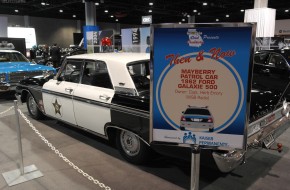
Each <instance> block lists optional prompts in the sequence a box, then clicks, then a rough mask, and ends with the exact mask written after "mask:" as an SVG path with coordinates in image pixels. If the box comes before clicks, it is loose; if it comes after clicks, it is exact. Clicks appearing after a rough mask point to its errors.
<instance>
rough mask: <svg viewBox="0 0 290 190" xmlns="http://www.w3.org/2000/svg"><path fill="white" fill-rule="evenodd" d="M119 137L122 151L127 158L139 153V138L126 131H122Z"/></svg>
mask: <svg viewBox="0 0 290 190" xmlns="http://www.w3.org/2000/svg"><path fill="white" fill-rule="evenodd" d="M120 137H121V145H122V147H123V150H124V151H125V152H126V153H127V154H128V155H129V156H136V155H137V154H138V153H139V151H140V140H139V138H138V137H137V136H136V135H135V134H134V133H131V132H128V131H122V132H121V134H120Z"/></svg>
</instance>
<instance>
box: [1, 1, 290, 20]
mask: <svg viewBox="0 0 290 190" xmlns="http://www.w3.org/2000/svg"><path fill="white" fill-rule="evenodd" d="M92 2H94V3H95V4H96V5H95V6H96V17H97V18H96V20H97V22H118V23H123V24H141V16H145V15H152V18H153V23H172V22H183V23H186V22H187V20H188V16H195V21H196V22H199V23H209V22H243V20H244V10H245V9H252V8H253V7H254V0H92ZM268 7H269V8H274V9H276V19H277V20H280V19H290V0H268ZM0 14H9V15H28V16H35V17H48V18H59V19H76V20H85V4H84V3H83V0H69V1H68V0H0Z"/></svg>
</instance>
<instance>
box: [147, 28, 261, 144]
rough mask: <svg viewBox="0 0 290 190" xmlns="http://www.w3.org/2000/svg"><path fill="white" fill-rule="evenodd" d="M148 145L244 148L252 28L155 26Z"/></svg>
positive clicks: (250, 69)
mask: <svg viewBox="0 0 290 190" xmlns="http://www.w3.org/2000/svg"><path fill="white" fill-rule="evenodd" d="M152 30H153V55H152V56H151V57H152V60H151V62H152V68H153V70H152V75H153V76H151V77H152V85H153V90H152V91H151V93H152V94H151V97H153V98H152V100H151V113H152V117H151V132H152V136H151V141H158V142H170V143H185V144H197V145H204V146H219V147H231V148H244V144H245V142H244V138H245V136H244V134H245V127H247V119H246V118H247V110H248V105H249V104H248V103H249V99H250V98H249V97H250V95H249V93H250V92H249V90H248V89H249V88H250V86H249V85H250V81H251V71H252V61H251V52H253V45H252V44H253V43H252V39H253V38H252V34H253V30H255V25H252V24H242V23H241V24H239V25H238V27H236V25H235V24H231V25H214V26H212V25H202V24H198V25H192V24H185V25H155V26H153V28H152Z"/></svg>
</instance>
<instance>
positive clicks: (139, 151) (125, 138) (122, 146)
mask: <svg viewBox="0 0 290 190" xmlns="http://www.w3.org/2000/svg"><path fill="white" fill-rule="evenodd" d="M116 138H117V139H116V143H117V147H118V149H119V152H120V154H121V155H122V156H123V157H124V158H125V159H126V160H127V161H128V162H131V163H134V164H143V163H146V162H147V161H148V160H149V159H150V157H151V155H152V150H151V148H150V147H149V146H148V145H147V144H145V143H144V142H143V141H142V140H141V139H140V138H139V137H138V136H137V135H135V134H134V133H132V132H130V131H124V130H119V131H118V133H117V136H116Z"/></svg>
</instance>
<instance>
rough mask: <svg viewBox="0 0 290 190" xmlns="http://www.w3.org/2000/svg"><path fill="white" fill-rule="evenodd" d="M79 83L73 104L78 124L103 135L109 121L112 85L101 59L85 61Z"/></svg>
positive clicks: (112, 93) (112, 92)
mask: <svg viewBox="0 0 290 190" xmlns="http://www.w3.org/2000/svg"><path fill="white" fill-rule="evenodd" d="M84 63H85V65H84V72H83V77H82V79H81V83H80V84H79V85H78V87H77V88H76V89H75V91H74V96H73V105H74V112H75V118H76V122H77V125H78V126H81V127H84V128H86V129H89V130H91V131H94V132H97V133H99V134H102V135H104V134H105V131H104V126H105V124H106V123H108V122H110V121H111V114H110V105H111V101H112V98H113V96H114V90H113V85H112V83H111V79H110V76H109V72H108V70H107V66H106V63H105V62H103V61H85V62H84Z"/></svg>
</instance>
